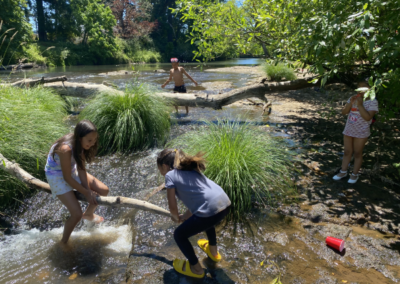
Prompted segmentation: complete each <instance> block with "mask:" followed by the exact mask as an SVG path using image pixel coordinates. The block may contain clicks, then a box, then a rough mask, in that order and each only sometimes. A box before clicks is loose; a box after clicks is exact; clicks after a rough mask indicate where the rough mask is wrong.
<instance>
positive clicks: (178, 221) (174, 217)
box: [171, 215, 181, 224]
mask: <svg viewBox="0 0 400 284" xmlns="http://www.w3.org/2000/svg"><path fill="white" fill-rule="evenodd" d="M171 220H172V221H174V223H178V224H179V223H181V222H180V218H179V216H178V217H177V216H174V215H171Z"/></svg>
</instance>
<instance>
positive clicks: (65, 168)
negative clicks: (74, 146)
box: [57, 145, 88, 195]
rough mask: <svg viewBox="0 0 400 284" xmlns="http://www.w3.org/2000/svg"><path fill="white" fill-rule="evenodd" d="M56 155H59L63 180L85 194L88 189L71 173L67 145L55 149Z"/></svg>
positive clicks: (69, 149)
mask: <svg viewBox="0 0 400 284" xmlns="http://www.w3.org/2000/svg"><path fill="white" fill-rule="evenodd" d="M57 155H58V156H59V157H60V164H61V170H62V173H63V177H64V180H65V181H66V182H67V183H68V184H69V185H70V186H71V187H72V188H74V189H76V190H77V191H79V192H80V193H82V194H85V195H86V194H87V192H88V189H86V188H85V187H83V186H82V185H81V184H80V183H79V182H77V181H76V180H75V179H74V178H73V177H72V173H71V157H72V150H71V148H69V146H68V145H63V146H62V147H61V149H60V150H59V151H57Z"/></svg>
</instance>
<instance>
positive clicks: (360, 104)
mask: <svg viewBox="0 0 400 284" xmlns="http://www.w3.org/2000/svg"><path fill="white" fill-rule="evenodd" d="M356 102H357V106H362V105H363V103H364V100H363V97H358V98H357V99H356Z"/></svg>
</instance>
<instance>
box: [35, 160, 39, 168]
mask: <svg viewBox="0 0 400 284" xmlns="http://www.w3.org/2000/svg"><path fill="white" fill-rule="evenodd" d="M36 167H37V170H39V159H38V158H36Z"/></svg>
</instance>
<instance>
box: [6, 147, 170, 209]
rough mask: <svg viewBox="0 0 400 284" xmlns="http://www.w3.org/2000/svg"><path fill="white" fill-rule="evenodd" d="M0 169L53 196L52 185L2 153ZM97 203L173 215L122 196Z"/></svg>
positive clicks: (104, 198) (157, 207) (108, 197)
mask: <svg viewBox="0 0 400 284" xmlns="http://www.w3.org/2000/svg"><path fill="white" fill-rule="evenodd" d="M0 169H2V170H4V171H6V172H7V173H9V174H11V175H13V176H15V177H16V178H17V179H19V180H20V181H22V182H24V183H26V184H27V185H28V186H29V187H32V188H36V189H39V190H41V191H44V192H46V193H50V194H51V190H50V185H49V184H48V183H45V182H43V181H41V180H39V179H37V178H35V177H33V176H32V175H31V174H29V173H28V172H26V171H25V170H23V169H21V168H20V167H19V165H18V164H17V163H13V162H10V161H9V160H7V159H6V158H5V157H4V156H3V155H2V154H1V153H0ZM163 188H164V184H162V185H160V186H159V187H157V188H155V189H154V191H153V192H157V191H160V190H161V189H163ZM74 193H75V196H76V198H77V199H78V200H80V201H83V202H87V200H86V198H85V196H84V195H83V194H82V193H80V192H78V191H74ZM97 203H98V204H99V205H103V206H110V207H128V208H137V209H140V210H144V211H149V212H152V213H154V214H158V215H163V216H168V217H170V216H171V214H170V212H169V211H168V210H165V209H163V208H161V207H159V206H157V205H154V204H151V203H149V202H146V201H142V200H138V199H134V198H128V197H122V196H98V197H97Z"/></svg>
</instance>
